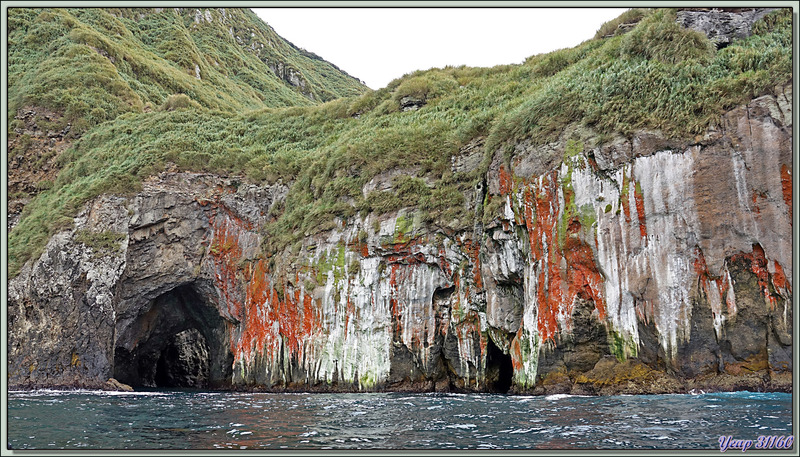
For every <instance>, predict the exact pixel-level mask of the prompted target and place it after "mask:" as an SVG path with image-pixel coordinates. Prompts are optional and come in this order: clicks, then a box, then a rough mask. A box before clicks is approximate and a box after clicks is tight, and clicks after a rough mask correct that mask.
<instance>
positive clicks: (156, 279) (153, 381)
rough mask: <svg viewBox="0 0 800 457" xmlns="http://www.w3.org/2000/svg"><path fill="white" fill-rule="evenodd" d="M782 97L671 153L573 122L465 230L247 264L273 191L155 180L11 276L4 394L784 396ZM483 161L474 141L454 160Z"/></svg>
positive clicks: (362, 238) (787, 353)
mask: <svg viewBox="0 0 800 457" xmlns="http://www.w3.org/2000/svg"><path fill="white" fill-rule="evenodd" d="M778 93H779V95H778V96H777V97H775V96H764V97H760V98H757V99H755V100H752V102H751V103H749V104H747V105H746V106H741V107H739V108H737V109H735V110H732V111H730V112H728V113H727V114H726V115H725V116H723V118H722V122H721V123H720V124H719V125H718V126H717V127H715V128H713V129H711V130H709V131H708V132H707V134H706V135H705V136H704V137H698V138H694V139H689V140H686V141H676V140H668V139H665V138H663V137H662V136H661V135H660V134H659V133H658V132H651V131H640V132H637V133H635V134H634V135H632V136H631V137H629V138H623V137H619V138H614V139H612V140H610V141H608V142H605V143H603V144H595V143H594V140H593V138H595V137H596V135H594V134H593V133H592V132H590V131H587V130H585V129H582V128H577V127H575V128H570V129H567V130H566V131H565V132H564V134H563V135H562V139H561V140H559V141H558V142H555V143H553V144H549V145H546V146H542V147H531V146H529V145H528V144H526V143H525V142H523V143H520V144H517V146H516V147H515V148H514V150H513V153H510V154H504V153H502V152H500V151H498V152H497V153H495V155H494V160H493V162H492V165H491V166H490V169H489V172H488V173H487V175H486V177H485V180H484V182H483V183H482V184H481V185H479V186H478V187H477V188H476V189H473V190H472V191H470V192H469V193H468V195H465V197H466V202H467V203H466V204H467V205H468V207H469V209H470V210H471V211H472V212H473V214H475V220H476V223H475V224H474V226H473V228H472V229H471V230H468V231H461V232H454V231H452V230H450V229H447V228H443V227H437V226H433V225H429V224H425V223H424V222H423V221H422V218H421V215H420V214H419V213H418V212H417V211H415V208H413V207H409V208H405V209H402V210H400V211H398V212H395V213H391V214H385V215H376V214H369V215H367V216H366V217H363V218H362V217H357V218H356V219H355V220H351V221H348V222H347V224H345V223H344V222H343V221H339V224H338V228H336V229H334V230H331V231H326V232H322V233H318V234H309V236H307V237H306V238H305V239H303V241H302V242H300V243H298V244H296V245H294V246H292V247H290V248H287V249H286V250H285V251H283V252H280V253H275V254H271V255H267V254H264V253H263V252H262V250H261V246H262V243H263V242H264V241H265V240H264V235H263V231H262V230H261V228H262V227H263V226H264V225H265V224H266V223H268V222H269V221H270V220H271V218H273V217H274V213H275V210H276V208H278V207H280V206H281V205H282V204H283V201H284V199H285V197H286V194H287V191H288V189H287V187H285V186H283V185H275V186H271V187H258V186H254V185H250V184H246V183H242V182H239V181H237V180H236V179H232V178H222V177H218V176H212V175H205V174H190V173H164V174H161V175H160V176H158V177H156V178H153V179H151V180H150V181H149V182H147V183H145V185H144V189H143V190H142V191H141V192H140V193H139V194H137V195H136V196H133V197H129V198H123V197H115V196H103V197H101V198H98V199H96V200H94V201H93V202H91V203H90V204H88V205H87V206H86V207H85V209H84V210H83V211H82V212H81V213H80V214H79V216H78V217H77V218H76V219H75V224H74V228H73V229H72V230H69V231H64V232H62V233H59V234H58V235H56V236H54V237H53V238H52V239H51V240H50V242H49V244H48V246H47V248H46V250H45V252H44V254H43V255H42V256H41V257H40V258H39V259H37V260H36V261H35V262H29V263H28V264H27V265H26V266H25V267H24V269H23V271H22V272H21V274H20V275H18V276H17V277H15V278H14V279H12V280H11V281H10V282H9V306H8V316H9V321H8V322H9V343H10V344H9V349H8V354H9V366H8V369H9V383H10V384H11V385H12V386H85V387H98V386H101V385H102V384H103V383H105V381H106V380H107V379H108V378H110V377H115V378H117V379H119V380H120V381H122V382H125V383H128V384H132V385H134V386H208V387H217V388H261V389H304V390H381V389H388V390H425V391H432V390H436V391H447V390H462V391H501V392H505V391H508V390H509V389H511V390H513V391H516V392H534V393H554V392H574V393H601V394H602V393H612V392H628V393H637V392H667V391H683V390H689V389H692V388H720V389H738V388H748V389H772V390H789V389H791V369H792V357H791V355H792V346H791V343H792V341H791V340H792V338H791V337H792V324H791V323H792V307H791V303H792V258H791V255H792V244H791V241H792V240H791V234H792V226H791V220H792V219H791V215H792V149H791V127H792V113H791V105H792V103H791V102H792V93H791V88H790V87H787V88H785V89H784V90H779V91H778ZM482 156H483V148H482V145H481V142H480V141H477V142H475V143H473V144H471V145H470V147H469V148H465V149H464V150H463V151H462V154H461V155H460V156H457V157H454V158H453V167H454V168H459V167H469V166H470V164H474V163H477V162H480V157H482ZM373 184H374V183H373ZM369 185H370V184H368V186H369ZM491 208H497V211H496V212H495V211H494V210H491ZM485 211H486V212H487V213H486V214H484V212H485ZM481 221H486V222H485V223H484V222H481ZM54 316H58V318H55V319H54Z"/></svg>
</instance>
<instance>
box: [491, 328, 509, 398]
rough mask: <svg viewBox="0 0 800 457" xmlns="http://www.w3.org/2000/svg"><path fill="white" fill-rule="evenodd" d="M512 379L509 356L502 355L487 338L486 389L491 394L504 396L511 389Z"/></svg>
mask: <svg viewBox="0 0 800 457" xmlns="http://www.w3.org/2000/svg"><path fill="white" fill-rule="evenodd" d="M513 377H514V366H513V365H512V363H511V355H510V354H506V353H504V352H503V351H502V350H501V349H500V348H499V347H497V345H496V344H494V341H492V339H491V338H489V341H488V343H487V344H486V388H487V389H488V391H489V392H491V393H498V394H506V393H508V391H509V389H511V383H512V380H513Z"/></svg>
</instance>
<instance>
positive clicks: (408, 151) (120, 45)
mask: <svg viewBox="0 0 800 457" xmlns="http://www.w3.org/2000/svg"><path fill="white" fill-rule="evenodd" d="M9 11H10V13H9V106H10V112H9V119H13V116H14V112H15V110H16V109H17V108H19V107H21V106H24V105H26V104H33V105H42V106H46V107H50V108H51V109H52V108H59V109H61V110H63V112H64V113H65V119H72V120H73V122H75V123H79V122H82V123H83V125H84V128H85V132H86V133H85V134H83V135H82V137H81V138H80V139H79V140H77V141H75V142H74V144H73V146H72V148H71V149H70V150H69V151H67V152H66V153H64V154H63V155H62V156H60V157H59V164H60V166H61V167H62V168H63V169H62V171H61V172H60V174H59V175H58V178H57V179H56V180H55V181H54V182H53V184H52V186H51V187H50V188H49V189H47V190H44V191H43V192H42V193H40V194H39V195H38V196H37V197H36V198H35V199H34V200H33V201H32V202H31V203H30V204H28V205H27V206H26V208H25V210H24V213H23V215H22V218H21V220H20V223H19V225H18V226H17V227H16V228H15V230H13V231H12V233H11V234H10V239H9V273H10V275H11V276H13V275H15V274H16V273H17V272H18V271H19V268H20V267H21V266H22V264H23V263H24V262H25V261H26V260H27V259H29V258H31V256H35V255H37V253H38V252H40V251H41V249H42V247H43V246H44V243H45V241H46V240H47V238H48V237H49V236H50V235H51V234H52V233H54V232H55V231H56V230H58V229H60V228H63V227H65V226H68V224H70V223H71V218H72V217H73V216H74V214H75V213H76V212H77V211H78V209H79V208H80V207H81V205H83V204H84V203H85V202H86V201H87V200H88V199H90V198H93V197H95V196H97V195H99V194H101V193H105V192H119V193H128V194H130V193H132V192H136V191H137V189H139V188H140V183H141V182H142V181H143V180H144V179H145V178H146V177H147V176H150V175H152V174H154V173H157V172H159V171H162V170H164V169H165V168H166V167H167V166H168V165H169V164H171V163H172V164H175V165H177V166H178V168H179V169H182V170H192V171H209V172H216V173H220V174H223V175H243V176H244V177H246V179H247V180H249V181H251V182H256V183H267V184H269V183H275V182H283V183H287V184H290V190H289V194H288V196H287V199H286V201H285V203H284V205H283V208H282V212H281V213H280V214H279V215H278V217H277V220H276V221H275V222H274V223H271V224H270V225H268V226H267V227H266V228H265V230H266V235H267V236H265V239H266V240H267V241H266V244H265V245H264V246H263V248H264V249H265V250H266V251H267V255H271V253H274V252H277V251H278V250H280V249H283V248H285V247H288V246H292V245H293V244H295V243H296V241H297V240H298V239H300V238H302V237H304V236H307V235H309V234H312V233H315V232H318V231H322V230H327V229H330V228H333V227H334V226H335V219H336V218H339V219H344V220H347V219H351V218H354V217H356V216H357V215H358V214H359V213H361V214H365V213H368V212H375V213H383V212H387V211H393V210H396V209H399V208H402V207H415V210H416V211H419V214H420V219H421V221H422V222H423V223H436V224H440V225H442V226H447V227H450V228H452V229H462V228H469V227H471V226H472V223H473V221H472V218H474V217H475V216H474V214H472V213H470V212H468V211H467V208H466V203H465V193H466V192H468V191H469V190H471V189H474V188H475V185H476V184H477V183H478V182H479V181H480V180H482V179H483V177H484V176H485V173H486V171H487V169H488V166H489V163H490V162H491V159H492V157H493V155H494V153H495V152H496V151H498V150H502V151H505V150H508V149H509V148H511V147H513V145H514V144H515V143H516V142H518V141H520V140H523V139H526V140H529V141H530V142H531V143H532V144H534V145H538V144H544V143H547V142H551V141H553V140H554V139H556V138H557V137H558V136H559V135H561V133H562V132H563V131H564V128H565V127H567V126H568V125H570V124H582V125H584V126H585V127H587V128H589V129H591V130H592V131H594V132H597V133H598V134H603V135H605V134H622V135H629V134H631V133H632V132H633V131H635V130H636V129H642V128H647V129H660V130H661V131H663V132H664V133H665V134H667V135H670V136H675V137H680V136H684V137H685V136H688V135H693V134H698V133H701V132H703V131H704V130H705V129H706V128H707V127H708V126H709V125H710V124H712V123H715V122H716V121H717V120H718V118H719V116H720V115H721V114H722V113H723V112H724V111H725V110H727V109H730V108H732V107H734V106H736V105H738V104H741V103H744V102H747V101H748V100H750V99H751V98H752V97H755V96H758V95H762V94H766V93H770V91H772V90H774V87H775V86H776V85H779V84H784V83H786V82H788V81H790V79H791V68H792V67H791V57H792V53H791V40H792V34H791V19H792V16H791V11H790V10H782V11H778V12H775V13H773V14H771V15H770V16H768V17H766V18H765V19H763V20H762V21H760V23H759V24H757V26H756V27H755V29H754V30H755V32H756V33H755V34H754V35H753V36H751V37H749V38H747V39H744V40H740V41H736V42H734V43H732V44H731V45H729V46H727V47H725V48H724V49H722V50H719V51H716V50H715V49H714V48H713V46H711V44H710V43H709V42H708V40H707V39H706V38H705V37H704V36H702V35H698V34H696V33H695V32H691V31H687V30H684V29H681V28H680V27H678V26H677V25H675V24H674V22H675V17H674V12H673V11H671V10H655V11H644V12H641V13H635V14H634V13H626V14H632V15H641V17H638V16H637V17H638V18H639V19H641V20H640V22H639V23H638V25H636V27H634V28H633V29H632V30H630V31H629V32H627V33H625V34H622V35H618V36H614V37H611V38H607V39H593V40H589V41H587V42H585V43H583V44H581V45H579V46H578V47H576V48H573V49H565V50H559V51H555V52H553V53H549V54H545V55H539V56H533V57H531V58H529V59H528V60H527V61H526V62H525V63H524V64H521V65H503V66H497V67H493V68H467V67H446V68H441V69H432V70H428V71H418V72H414V73H412V74H409V75H405V76H404V77H402V78H399V79H396V80H394V81H392V82H391V83H390V84H389V85H388V86H387V87H385V88H383V89H380V90H376V91H367V92H366V93H364V94H362V95H360V96H356V95H357V94H358V93H359V92H360V91H361V90H362V88H361V86H357V85H356V86H347V85H346V84H345V82H347V81H350V82H352V81H353V80H350V79H347V77H345V76H341V74H339V73H338V72H335V71H334V69H333V67H332V66H330V65H329V64H325V65H329V67H328V69H327V70H325V71H317V72H313V71H311V70H308V73H305V71H306V68H316V67H313V65H323V63H322V61H321V60H317V59H314V58H313V56H312V57H309V55H310V54H309V53H303V52H301V51H298V50H297V49H296V48H294V47H292V46H291V45H289V44H286V43H285V42H283V41H280V43H282V44H280V46H276V48H275V49H272V48H270V47H269V46H265V47H264V48H260V47H258V46H255V47H256V48H257V49H260V51H258V52H257V53H255V54H254V53H253V52H251V51H250V49H251V48H252V46H251V45H253V43H265V42H266V41H267V39H268V38H269V40H272V42H273V43H277V41H276V40H280V39H279V38H278V37H277V35H270V34H273V33H274V32H272V31H271V29H269V28H268V27H267V26H266V25H264V24H262V23H259V22H258V21H257V20H255V19H253V18H252V17H251V16H252V13H250V12H249V11H244V12H242V11H239V10H227V11H228V13H227V14H228V18H229V19H228V20H230V21H233V22H231V24H232V27H233V30H234V35H235V36H239V37H241V38H242V39H243V40H244V45H239V44H238V43H237V42H236V40H235V38H231V37H230V36H229V33H228V30H227V28H220V27H212V26H211V24H209V23H207V22H201V23H195V20H194V17H195V16H194V13H193V11H194V10H190V12H186V13H183V14H177V13H174V11H173V10H171V9H168V10H164V11H163V12H161V13H155V12H153V13H151V14H148V15H145V16H144V17H142V18H141V19H138V16H137V15H138V14H140V12H139V11H138V10H96V9H95V10H86V11H84V10H72V9H70V10H58V9H54V10H47V11H42V10H27V9H25V10H22V9H12V10H9ZM12 11H13V13H12ZM201 11H205V10H201ZM209 11H210V15H211V17H213V18H214V19H215V21H217V20H218V19H219V17H220V16H221V13H220V12H219V11H217V10H209ZM110 13H114V15H112V14H110ZM234 14H235V15H238V16H236V18H235V20H234V19H230V18H231V17H233V16H232V15H234ZM245 22H246V24H247V27H251V28H254V29H255V30H256V32H257V33H256V37H257V38H258V37H260V38H258V39H255V38H253V39H251V38H249V37H250V34H249V33H245V31H244V30H245V29H243V28H242V27H243V26H242V25H241V24H242V23H245ZM214 24H216V22H214ZM237 27H239V28H237ZM75 30H77V31H75ZM601 30H602V29H601ZM615 30H616V28H615ZM598 33H599V32H598ZM259 40H260V41H259ZM667 42H669V43H672V44H671V45H665V43H667ZM87 43H88V44H87ZM165 43H167V44H165ZM223 44H224V45H223ZM89 46H92V47H93V48H97V49H100V50H103V51H104V52H105V53H107V54H108V55H109V56H111V57H113V58H114V60H113V61H112V60H111V59H110V58H108V57H106V56H104V55H103V53H100V52H97V51H95V50H93V49H92V48H90V47H89ZM215 49H216V50H215ZM281 49H282V50H283V51H285V52H287V53H289V52H290V51H291V52H294V54H291V56H292V59H295V60H292V61H291V63H292V65H294V66H295V67H296V68H297V69H299V70H302V71H304V73H303V76H304V77H305V80H306V82H307V86H306V87H307V88H308V87H311V88H312V93H313V94H315V95H314V100H325V99H332V98H334V97H338V96H349V97H347V98H338V99H335V100H331V101H328V102H326V103H323V104H316V105H315V104H313V103H314V102H313V101H312V100H310V99H309V98H307V97H305V96H303V95H301V94H300V93H299V92H298V91H297V88H293V87H291V86H289V85H287V84H285V82H284V81H281V80H278V79H277V78H272V76H270V75H272V73H271V71H269V70H266V71H264V70H265V68H266V67H264V65H265V64H264V60H262V58H261V57H263V58H264V59H265V60H266V61H268V62H274V60H272V59H273V58H272V57H269V56H268V55H267V53H269V52H278V50H281ZM259 53H264V54H263V56H262V55H261V54H259ZM270 55H271V54H270ZM287 56H288V54H287ZM286 58H287V59H288V58H289V57H286ZM59 59H60V60H59ZM194 65H198V66H199V68H200V74H201V79H197V78H196V77H195V67H194ZM303 65H307V66H312V67H306V66H303ZM76 69H77V70H76ZM332 73H337V74H338V75H339V76H336V77H334V76H332ZM254 75H261V76H260V78H261V79H257V80H256V79H253V78H254ZM323 75H324V77H323ZM181 94H182V95H181ZM404 96H413V97H416V98H421V99H424V100H425V101H426V104H425V105H424V106H423V107H421V108H420V109H419V110H416V111H409V112H402V111H400V110H399V101H400V100H401V99H402V97H404ZM87 97H88V98H87ZM94 98H96V99H97V102H93V103H89V101H88V100H91V99H94ZM84 104H85V105H84ZM148 104H149V106H150V107H151V108H152V107H159V108H157V109H145V108H146V107H147V106H148ZM290 105H293V106H290ZM198 106H199V107H198ZM281 107H283V108H281ZM96 108H97V109H102V110H103V112H100V111H97V112H96V113H95V114H94V115H93V114H91V113H92V112H93V111H94V110H95V109H96ZM73 125H76V124H73ZM477 137H485V138H486V142H485V157H484V160H483V162H482V163H481V164H480V166H478V167H477V168H476V169H474V170H465V171H461V172H453V171H452V169H451V157H452V156H453V155H454V154H455V153H457V152H458V151H459V149H460V148H461V147H463V146H464V145H466V144H467V143H469V142H470V141H471V140H473V139H475V138H477ZM578 146H579V145H578V144H577V143H576V144H574V145H573V149H575V148H577V147H578ZM580 149H581V150H582V149H583V145H580ZM578 152H580V151H578ZM389 169H403V170H409V171H408V172H407V173H405V174H404V175H403V176H402V177H398V178H396V179H395V180H393V182H392V190H390V191H387V192H380V191H373V192H370V193H368V194H367V195H364V193H363V192H364V190H363V189H364V186H365V184H367V183H368V182H369V181H370V180H371V179H372V178H374V177H375V176H377V175H378V174H379V173H382V172H384V171H386V170H389ZM487 203H488V204H489V205H495V206H497V205H500V204H501V203H502V201H501V199H500V198H493V199H491V201H490V202H489V201H488V200H487ZM498 208H499V206H498ZM483 214H484V216H485V217H489V216H491V215H492V212H491V211H487V209H486V208H485V211H484V212H483ZM577 214H578V209H577V208H575V211H574V212H573V215H577ZM585 219H587V220H586V222H587V223H588V222H589V221H588V218H585Z"/></svg>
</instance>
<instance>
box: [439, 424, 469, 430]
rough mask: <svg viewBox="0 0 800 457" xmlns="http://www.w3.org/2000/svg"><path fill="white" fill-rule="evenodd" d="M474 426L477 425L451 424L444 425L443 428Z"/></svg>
mask: <svg viewBox="0 0 800 457" xmlns="http://www.w3.org/2000/svg"><path fill="white" fill-rule="evenodd" d="M475 427H477V425H475V424H453V425H445V428H462V429H467V428H475Z"/></svg>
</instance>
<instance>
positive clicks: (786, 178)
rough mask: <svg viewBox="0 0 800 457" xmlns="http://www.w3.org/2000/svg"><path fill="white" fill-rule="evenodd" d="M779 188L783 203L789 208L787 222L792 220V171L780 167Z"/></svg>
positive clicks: (785, 167) (782, 166)
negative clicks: (781, 191) (781, 192)
mask: <svg viewBox="0 0 800 457" xmlns="http://www.w3.org/2000/svg"><path fill="white" fill-rule="evenodd" d="M781 188H782V190H783V201H784V202H785V203H786V206H787V207H789V220H791V219H792V170H790V169H789V167H787V166H786V164H783V165H781Z"/></svg>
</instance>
